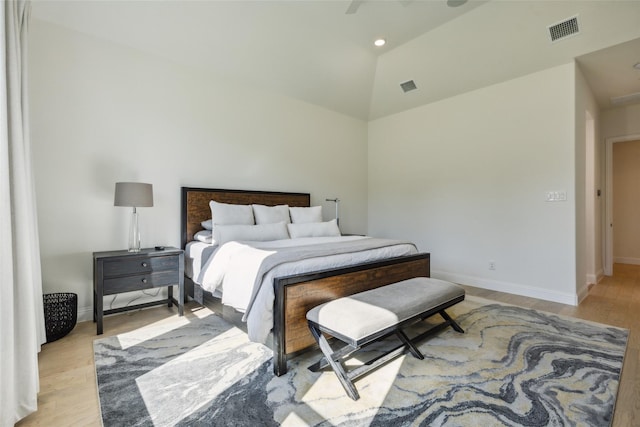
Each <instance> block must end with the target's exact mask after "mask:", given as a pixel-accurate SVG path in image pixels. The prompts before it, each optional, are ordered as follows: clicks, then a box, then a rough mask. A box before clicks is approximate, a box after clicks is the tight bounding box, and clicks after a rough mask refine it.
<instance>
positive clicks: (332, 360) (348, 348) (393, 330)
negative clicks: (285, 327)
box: [308, 295, 464, 400]
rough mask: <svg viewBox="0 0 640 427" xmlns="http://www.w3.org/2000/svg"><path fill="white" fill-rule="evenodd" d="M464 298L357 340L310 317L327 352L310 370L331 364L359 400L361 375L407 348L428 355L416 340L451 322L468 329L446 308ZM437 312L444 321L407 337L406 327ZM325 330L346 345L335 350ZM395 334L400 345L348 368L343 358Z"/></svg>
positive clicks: (419, 356)
mask: <svg viewBox="0 0 640 427" xmlns="http://www.w3.org/2000/svg"><path fill="white" fill-rule="evenodd" d="M463 300H464V295H462V296H460V297H457V298H454V299H452V300H450V301H447V302H445V303H442V304H440V305H438V306H436V307H432V308H430V309H428V310H426V311H424V312H421V313H418V314H416V315H415V316H413V317H411V318H409V319H406V320H405V321H403V322H400V323H397V324H394V325H391V326H389V327H387V328H385V329H383V330H381V331H379V332H376V333H375V334H371V335H369V336H366V337H363V338H360V339H357V340H356V339H352V338H350V337H347V336H344V335H342V334H341V333H339V332H336V331H333V330H331V329H329V328H326V327H324V326H322V325H319V324H318V323H316V322H314V321H312V320H308V324H309V329H310V330H311V334H312V335H313V337H314V338H315V340H316V342H317V343H318V346H319V347H320V350H321V351H322V354H323V357H322V358H320V360H318V361H317V362H316V363H314V364H313V365H311V366H309V370H311V371H312V372H317V371H319V370H321V369H324V368H326V367H327V366H331V368H332V369H333V371H334V372H335V374H336V376H337V377H338V380H339V381H340V383H341V384H342V387H344V389H345V391H346V392H347V395H348V396H349V397H350V398H352V399H353V400H358V399H359V398H360V395H359V394H358V390H356V387H355V386H354V385H353V381H354V380H356V379H357V378H360V377H362V376H363V375H365V374H367V373H368V372H370V371H372V370H373V369H376V368H378V367H379V366H381V365H383V364H384V363H386V362H388V361H390V360H392V359H394V358H396V357H397V356H399V355H401V354H403V353H404V352H405V351H406V350H409V352H411V354H412V355H413V356H414V357H416V358H418V359H424V356H423V355H422V353H421V352H420V350H418V348H417V347H416V345H415V343H416V342H418V341H421V340H423V339H424V338H426V337H427V336H429V335H432V334H434V333H436V332H438V331H440V330H442V329H444V328H446V327H448V326H451V327H452V328H453V329H454V330H455V331H456V332H459V333H464V330H463V329H462V328H461V327H460V325H458V323H456V321H455V320H453V319H452V318H451V317H450V316H449V315H448V314H447V313H446V312H445V309H447V308H449V307H451V306H453V305H455V304H458V303H459V302H462V301H463ZM435 314H440V316H442V318H443V319H444V321H443V322H441V323H439V324H437V325H435V326H432V327H431V328H429V329H428V330H426V331H425V332H423V333H421V334H419V335H417V336H416V337H414V338H411V339H410V338H409V337H407V335H406V334H405V333H404V331H403V328H405V327H407V326H410V325H412V324H414V323H417V322H419V321H422V320H425V319H427V318H428V317H431V316H433V315H435ZM323 333H324V334H328V335H330V336H332V337H334V338H336V339H337V340H340V341H342V342H344V343H346V345H344V346H343V347H341V348H339V349H338V350H334V349H333V348H332V347H331V345H330V344H329V341H328V340H327V338H326V337H325V335H324V334H323ZM391 335H396V336H397V337H398V338H399V339H400V341H401V342H402V344H401V345H400V346H398V347H394V348H392V349H391V350H389V351H387V352H386V353H384V354H382V355H380V356H378V357H375V358H373V359H372V360H370V361H368V362H366V363H364V364H363V365H361V366H358V367H357V368H353V369H351V370H347V369H346V367H345V366H344V364H343V362H342V361H343V359H345V358H347V357H349V356H350V355H351V354H353V353H355V352H356V351H358V350H360V349H362V348H363V347H365V346H367V345H369V344H372V343H374V342H376V341H379V340H381V339H384V338H386V337H388V336H391Z"/></svg>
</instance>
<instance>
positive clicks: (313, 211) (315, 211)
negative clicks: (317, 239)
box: [289, 206, 322, 224]
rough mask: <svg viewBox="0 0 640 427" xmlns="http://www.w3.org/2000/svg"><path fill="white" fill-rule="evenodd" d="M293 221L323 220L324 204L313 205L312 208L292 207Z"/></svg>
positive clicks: (290, 210) (290, 211) (290, 209)
mask: <svg viewBox="0 0 640 427" xmlns="http://www.w3.org/2000/svg"><path fill="white" fill-rule="evenodd" d="M289 213H290V214H291V222H293V223H294V224H296V223H307V222H322V206H312V207H310V208H297V207H290V208H289Z"/></svg>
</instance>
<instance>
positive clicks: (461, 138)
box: [368, 63, 576, 304]
mask: <svg viewBox="0 0 640 427" xmlns="http://www.w3.org/2000/svg"><path fill="white" fill-rule="evenodd" d="M574 68H575V67H574V64H572V63H571V64H567V65H563V66H559V67H555V68H551V69H547V70H544V71H541V72H538V73H535V74H531V75H528V76H524V77H522V78H518V79H515V80H511V81H507V82H504V83H501V84H498V85H494V86H490V87H486V88H483V89H480V90H477V91H474V92H469V93H465V94H463V95H460V96H457V97H454V98H450V99H446V100H443V101H440V102H437V103H434V104H430V105H425V106H422V107H418V108H415V109H412V110H409V111H406V112H403V113H400V114H396V115H393V116H389V117H386V118H381V119H378V120H375V121H372V122H370V123H369V202H368V203H369V233H370V234H373V235H382V236H387V237H400V238H404V239H410V240H412V241H415V242H417V244H418V245H419V247H420V249H421V250H422V251H426V252H430V253H431V261H432V273H433V276H434V277H442V278H448V279H450V280H453V281H456V282H459V283H464V284H468V285H473V286H479V287H485V288H489V289H495V290H500V291H505V292H510V293H516V294H521V295H528V296H533V297H538V298H543V299H547V300H552V301H558V302H563V303H570V304H574V303H576V271H575V268H576V267H575V266H576V259H575V256H576V236H575V231H576V222H575V200H576V199H575V194H574V188H575V165H574V161H575V153H574V144H575V135H574V133H575V128H574V108H575V105H574V79H575V72H574ZM547 191H566V192H567V196H568V201H566V202H546V201H545V192H547ZM489 261H494V262H495V263H496V269H495V270H489V268H488V267H489Z"/></svg>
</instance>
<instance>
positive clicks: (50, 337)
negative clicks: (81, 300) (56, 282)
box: [42, 293, 78, 343]
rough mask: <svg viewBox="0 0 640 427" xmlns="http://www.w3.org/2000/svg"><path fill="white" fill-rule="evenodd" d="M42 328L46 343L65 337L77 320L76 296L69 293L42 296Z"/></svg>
mask: <svg viewBox="0 0 640 427" xmlns="http://www.w3.org/2000/svg"><path fill="white" fill-rule="evenodd" d="M42 298H43V302H44V326H45V330H46V332H47V342H48V343H49V342H53V341H55V340H58V339H60V338H62V337H64V336H65V335H67V334H68V333H69V332H71V330H72V329H73V328H74V327H75V326H76V321H77V320H78V295H77V294H71V293H55V294H44V295H43V296H42Z"/></svg>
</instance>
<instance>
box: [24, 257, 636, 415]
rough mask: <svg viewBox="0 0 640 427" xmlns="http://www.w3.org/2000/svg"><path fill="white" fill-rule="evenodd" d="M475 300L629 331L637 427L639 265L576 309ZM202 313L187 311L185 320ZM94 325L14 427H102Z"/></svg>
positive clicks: (628, 410)
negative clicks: (35, 408)
mask: <svg viewBox="0 0 640 427" xmlns="http://www.w3.org/2000/svg"><path fill="white" fill-rule="evenodd" d="M467 293H468V295H475V296H479V297H483V298H487V299H493V300H496V301H501V302H505V303H509V304H515V305H519V306H523V307H530V308H534V309H538V310H543V311H547V312H552V313H557V314H563V315H567V316H572V317H576V318H580V319H585V320H591V321H595V322H600V323H605V324H609V325H613V326H618V327H623V328H627V329H629V330H630V336H629V343H628V346H627V353H626V356H625V362H624V367H623V371H622V380H621V382H620V388H619V390H618V400H617V404H616V410H615V416H614V420H613V426H615V427H622V426H639V425H640V266H634V265H622V264H616V265H615V266H614V275H613V277H605V278H604V279H603V280H602V281H601V282H600V283H599V284H597V285H595V286H593V288H592V289H591V292H590V293H589V296H588V297H587V298H585V300H584V301H583V302H582V303H581V304H580V305H579V306H578V307H573V306H567V305H563V304H557V303H550V302H547V301H541V300H536V299H533V298H526V297H520V296H515V295H510V294H504V293H500V292H493V291H487V290H483V289H478V288H472V287H467ZM199 310H202V308H200V307H199V306H198V305H197V304H194V303H190V304H188V305H187V306H186V307H185V312H186V315H187V316H191V315H197V311H199ZM170 316H176V311H175V308H174V309H170V308H168V307H157V308H153V309H147V310H141V311H135V312H129V313H126V314H120V315H115V316H109V317H107V318H106V320H105V333H104V335H101V337H106V336H110V335H116V334H119V333H122V332H126V331H129V330H133V329H135V328H138V327H140V326H143V325H146V324H148V323H151V322H155V321H158V320H161V319H163V318H166V317H170ZM95 332H96V329H95V324H94V323H93V322H81V323H78V325H77V326H76V327H75V329H74V330H73V331H72V332H71V333H70V334H69V335H67V336H66V337H64V338H62V339H60V340H58V341H55V342H53V343H50V344H46V345H44V346H43V349H42V352H41V353H40V357H39V364H40V394H39V396H38V411H37V412H35V413H33V414H31V415H30V416H28V417H27V418H25V419H23V420H22V421H20V422H19V423H18V424H17V426H21V427H25V426H100V425H101V423H100V410H99V406H98V395H97V389H96V380H95V368H94V364H93V340H94V339H96V338H97V336H96V335H95Z"/></svg>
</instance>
